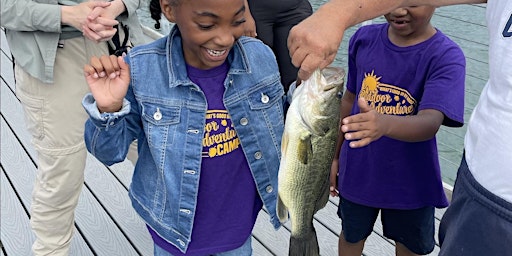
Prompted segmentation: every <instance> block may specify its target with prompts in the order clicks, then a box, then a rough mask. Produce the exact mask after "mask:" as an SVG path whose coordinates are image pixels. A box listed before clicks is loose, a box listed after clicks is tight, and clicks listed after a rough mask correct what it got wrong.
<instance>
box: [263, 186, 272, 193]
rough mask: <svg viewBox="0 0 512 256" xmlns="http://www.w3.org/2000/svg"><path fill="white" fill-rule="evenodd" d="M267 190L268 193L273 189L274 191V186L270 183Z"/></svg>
mask: <svg viewBox="0 0 512 256" xmlns="http://www.w3.org/2000/svg"><path fill="white" fill-rule="evenodd" d="M265 190H266V191H267V193H272V191H274V188H273V187H272V186H270V185H268V186H267V187H266V188H265Z"/></svg>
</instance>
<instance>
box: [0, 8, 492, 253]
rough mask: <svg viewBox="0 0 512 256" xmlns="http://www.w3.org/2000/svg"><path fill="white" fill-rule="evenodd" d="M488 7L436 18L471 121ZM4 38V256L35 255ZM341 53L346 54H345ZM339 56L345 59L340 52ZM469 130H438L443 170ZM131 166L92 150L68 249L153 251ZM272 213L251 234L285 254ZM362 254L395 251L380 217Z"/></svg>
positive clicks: (24, 151)
mask: <svg viewBox="0 0 512 256" xmlns="http://www.w3.org/2000/svg"><path fill="white" fill-rule="evenodd" d="M460 8H470V12H469V13H472V14H473V15H471V16H464V17H462V15H460ZM484 15H485V8H484V7H483V6H482V5H468V6H453V7H443V8H440V9H439V10H438V11H437V14H436V15H435V18H434V20H433V23H434V24H435V25H436V26H437V27H438V28H440V29H441V30H442V31H443V32H444V33H445V34H448V35H449V36H450V37H452V38H453V39H454V40H455V41H457V42H458V43H459V42H464V43H465V45H467V48H465V47H463V49H464V50H465V53H466V55H467V61H468V75H467V79H468V81H467V88H466V92H467V93H466V121H467V120H468V119H469V114H470V113H471V110H472V108H473V107H474V104H476V101H477V99H478V95H479V93H480V91H481V89H482V88H483V86H484V84H485V81H486V79H487V74H488V70H487V69H488V64H487V42H486V38H487V34H486V33H487V32H486V29H485V23H484V22H485V21H484ZM376 21H378V19H376ZM454 22H459V23H464V24H467V26H459V27H462V28H464V29H467V30H464V31H460V30H457V31H450V27H451V25H450V24H453V23H454ZM351 33H353V30H352V31H347V34H346V35H345V40H344V44H343V45H342V46H341V48H340V52H342V53H345V52H346V50H347V49H346V42H347V41H348V40H347V38H348V36H350V35H351ZM461 45H463V44H461ZM0 46H1V52H0V58H1V62H0V63H1V64H0V67H1V92H0V96H1V98H0V103H1V108H0V116H1V120H0V131H1V134H0V139H1V149H0V152H1V154H0V169H1V170H0V175H1V180H0V189H1V191H0V195H1V198H0V204H1V209H0V214H1V215H0V219H1V223H0V228H1V230H0V234H1V236H0V242H1V250H0V256H3V255H7V256H11V255H12V256H25V255H27V256H28V255H31V245H32V243H33V241H34V235H33V234H32V232H31V230H30V226H29V218H30V215H29V208H30V201H31V193H32V184H33V182H34V180H35V174H36V169H37V167H36V162H35V159H36V152H35V151H34V149H33V148H32V146H31V144H30V135H29V134H28V132H27V130H26V126H25V123H24V117H23V112H22V107H21V104H20V102H19V100H18V99H17V97H16V95H15V90H14V88H15V82H14V75H13V70H12V59H11V54H10V50H9V46H8V45H7V42H6V40H5V35H4V33H3V31H2V33H1V41H0ZM345 55H346V54H345ZM340 56H342V57H341V58H343V54H342V55H340ZM338 61H341V62H343V59H341V60H338ZM464 133H465V128H462V129H447V128H443V129H442V130H441V131H440V132H439V136H438V138H439V149H440V159H441V162H442V168H443V172H444V171H445V170H452V171H453V170H456V168H457V167H458V164H459V161H460V155H461V154H462V138H463V135H464ZM132 169H133V166H132V165H131V163H130V162H128V161H126V162H123V163H120V164H116V165H114V166H111V167H106V166H104V165H103V164H101V163H99V162H98V161H97V160H96V159H95V158H94V157H92V156H91V155H89V158H88V161H87V167H86V172H85V184H84V188H83V191H82V194H81V197H80V201H79V204H78V207H77V209H76V218H75V236H74V238H73V241H72V249H71V255H80V256H81V255H85V256H89V255H106V256H112V255H119V256H131V255H144V256H146V255H148V256H149V255H152V252H153V243H152V241H151V238H150V236H149V234H148V232H147V230H146V227H145V224H144V223H143V221H142V220H141V219H140V218H139V217H138V215H137V214H136V213H135V212H134V210H133V208H132V206H131V203H130V200H129V198H128V190H127V189H128V186H129V183H130V179H131V174H132ZM448 183H449V182H448ZM337 205H338V198H331V199H330V201H329V202H328V204H327V206H326V207H325V208H324V209H322V210H321V211H320V212H318V213H317V214H316V216H315V220H314V224H315V228H316V230H317V233H318V236H319V243H320V247H321V249H320V253H321V254H322V255H325V256H334V255H337V242H338V234H339V232H340V230H341V221H340V219H339V218H338V217H337V215H336V209H337ZM443 212H444V210H443V209H439V210H436V240H437V227H438V224H439V220H440V218H441V216H442V214H443ZM268 219H269V217H268V214H267V213H266V212H265V211H264V210H262V211H261V212H260V214H259V217H258V220H257V224H256V227H255V229H254V231H253V235H252V241H253V248H254V255H287V254H288V247H289V236H290V225H289V224H290V223H287V224H286V225H285V226H284V227H282V228H280V229H279V230H277V231H275V230H274V229H273V228H272V226H271V225H270V223H269V221H268ZM438 252H439V245H438V244H437V245H436V248H435V250H434V251H433V252H432V253H431V254H430V255H437V254H438ZM363 255H367V256H387V255H394V243H393V242H392V241H390V240H388V239H386V238H384V236H383V232H382V226H381V224H380V222H377V223H376V225H375V227H374V231H373V233H372V234H371V236H370V237H369V238H368V240H367V242H366V246H365V249H364V252H363Z"/></svg>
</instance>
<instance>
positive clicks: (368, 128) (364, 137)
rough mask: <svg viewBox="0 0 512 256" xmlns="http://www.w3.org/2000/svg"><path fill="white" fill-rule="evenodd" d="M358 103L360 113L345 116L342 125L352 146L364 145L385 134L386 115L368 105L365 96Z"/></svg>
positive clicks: (342, 129)
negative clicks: (384, 120)
mask: <svg viewBox="0 0 512 256" xmlns="http://www.w3.org/2000/svg"><path fill="white" fill-rule="evenodd" d="M357 105H358V106H359V109H360V113H359V114H355V115H352V116H348V117H345V118H343V120H342V126H341V131H342V132H343V133H345V139H346V140H351V142H350V144H349V146H350V147H351V148H360V147H364V146H366V145H368V144H370V143H371V142H372V141H375V140H378V139H379V138H380V137H382V136H383V135H384V129H383V125H382V124H383V118H385V117H384V115H382V114H380V113H378V112H377V111H376V110H375V109H373V108H372V107H371V106H370V105H368V103H367V102H366V100H365V99H364V98H359V100H358V101H357Z"/></svg>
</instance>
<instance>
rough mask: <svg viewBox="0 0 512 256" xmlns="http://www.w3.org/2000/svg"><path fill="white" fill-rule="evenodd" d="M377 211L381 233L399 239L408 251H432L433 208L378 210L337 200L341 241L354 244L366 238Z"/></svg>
mask: <svg viewBox="0 0 512 256" xmlns="http://www.w3.org/2000/svg"><path fill="white" fill-rule="evenodd" d="M379 211H380V213H381V221H382V227H383V231H384V236H385V237H387V238H389V239H392V240H394V241H395V242H399V243H401V244H403V245H405V247H407V248H408V249H409V250H410V251H412V252H414V253H416V254H420V255H425V254H429V253H431V252H432V251H433V250H434V246H435V241H434V207H432V206H427V207H423V208H419V209H413V210H396V209H380V208H373V207H369V206H365V205H360V204H357V203H354V202H351V201H349V200H346V199H345V198H341V199H340V204H339V207H338V216H340V218H341V219H342V222H341V228H342V231H343V236H344V238H345V241H347V242H349V243H357V242H359V241H361V240H363V239H366V238H367V237H368V236H369V235H370V234H371V233H372V230H373V225H374V224H375V221H376V220H377V216H378V215H379Z"/></svg>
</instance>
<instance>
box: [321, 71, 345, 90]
mask: <svg viewBox="0 0 512 256" xmlns="http://www.w3.org/2000/svg"><path fill="white" fill-rule="evenodd" d="M322 76H323V77H324V78H325V82H326V86H325V87H324V88H323V91H325V92H328V91H331V90H336V89H338V88H339V87H340V86H342V85H343V79H344V78H345V72H344V71H343V69H341V71H340V68H337V67H325V68H324V69H322Z"/></svg>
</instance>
